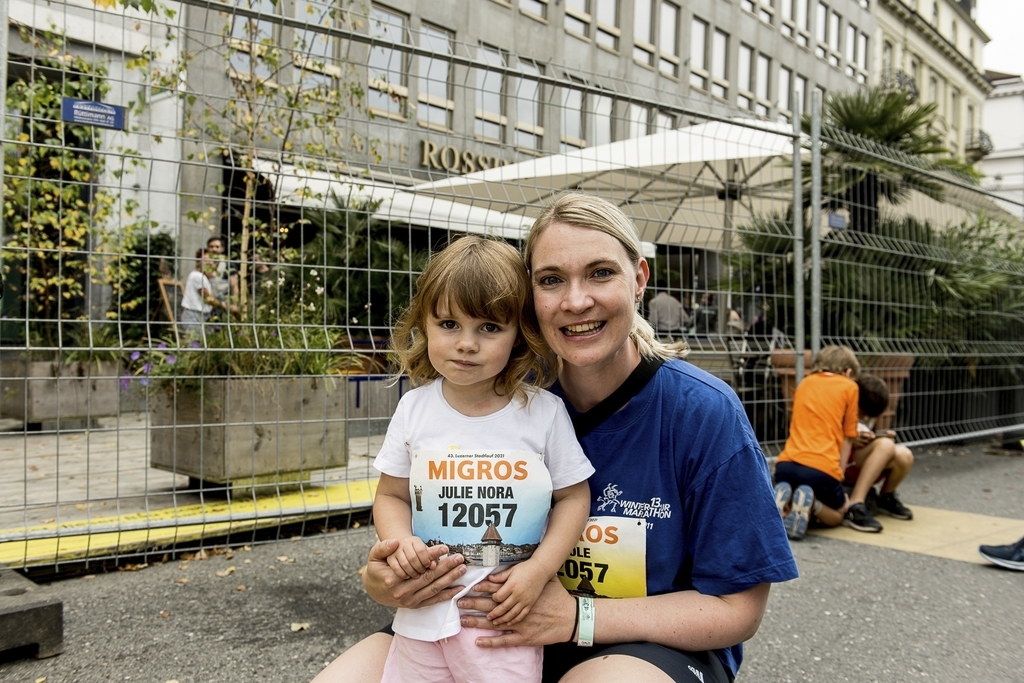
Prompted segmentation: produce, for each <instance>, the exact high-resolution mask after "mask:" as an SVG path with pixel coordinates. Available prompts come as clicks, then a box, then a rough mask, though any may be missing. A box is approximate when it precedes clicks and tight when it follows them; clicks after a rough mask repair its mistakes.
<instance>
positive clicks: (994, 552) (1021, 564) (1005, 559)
mask: <svg viewBox="0 0 1024 683" xmlns="http://www.w3.org/2000/svg"><path fill="white" fill-rule="evenodd" d="M978 554H980V555H981V556H982V557H984V558H985V559H986V560H988V561H989V562H991V563H992V564H997V565H999V566H1000V567H1005V568H1006V569H1016V570H1017V571H1019V572H1024V538H1022V539H1020V540H1019V541H1017V542H1016V543H1013V544H1010V545H983V546H981V547H980V548H978Z"/></svg>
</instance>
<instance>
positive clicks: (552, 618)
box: [459, 572, 576, 647]
mask: <svg viewBox="0 0 1024 683" xmlns="http://www.w3.org/2000/svg"><path fill="white" fill-rule="evenodd" d="M502 574H505V572H502ZM505 578H507V577H502V576H501V575H500V574H499V575H495V576H492V577H490V579H491V580H489V581H482V582H481V583H479V584H477V585H476V586H474V587H473V590H474V591H481V592H484V593H495V592H497V591H499V590H500V589H501V587H502V584H501V583H498V582H497V581H496V580H502V581H503V580H504V579H505ZM459 607H462V608H463V609H471V610H475V611H478V612H485V613H490V612H491V611H492V610H494V609H495V608H496V607H497V603H495V602H494V600H492V599H491V598H489V597H486V596H485V597H479V598H470V597H466V598H461V599H459ZM575 620H576V601H575V598H573V597H572V596H571V595H569V594H568V593H567V592H566V590H565V589H564V588H562V584H560V583H559V582H558V580H557V579H555V578H554V577H552V579H551V581H548V582H547V583H545V584H544V587H543V589H542V590H541V594H540V597H539V598H538V599H537V601H536V602H535V603H534V604H533V607H532V608H530V611H529V613H528V614H526V615H525V616H524V617H523V619H522V620H520V621H518V622H517V623H514V624H501V625H497V624H495V623H494V622H492V621H491V620H490V619H488V618H487V617H473V616H468V615H467V616H463V617H462V625H463V626H470V627H473V628H483V629H490V630H492V631H505V633H498V634H495V635H493V636H487V637H481V638H477V640H476V644H477V646H478V647H516V646H519V645H531V646H536V645H550V644H552V643H564V642H565V641H566V640H568V639H569V636H571V635H572V629H573V626H574V625H575Z"/></svg>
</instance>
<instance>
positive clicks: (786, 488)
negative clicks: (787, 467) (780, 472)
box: [775, 481, 793, 517]
mask: <svg viewBox="0 0 1024 683" xmlns="http://www.w3.org/2000/svg"><path fill="white" fill-rule="evenodd" d="M792 499H793V487H792V486H790V485H789V482H787V481H780V482H779V483H778V484H776V485H775V507H777V508H779V516H781V517H785V516H786V512H787V510H786V508H788V507H789V501H790V500H792Z"/></svg>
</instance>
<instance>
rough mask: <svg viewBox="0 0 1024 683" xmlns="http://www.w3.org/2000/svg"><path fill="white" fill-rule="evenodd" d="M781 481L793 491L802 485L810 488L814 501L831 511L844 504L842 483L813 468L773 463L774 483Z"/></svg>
mask: <svg viewBox="0 0 1024 683" xmlns="http://www.w3.org/2000/svg"><path fill="white" fill-rule="evenodd" d="M782 481H784V482H787V483H788V484H789V485H790V486H792V487H793V488H794V489H795V488H796V487H797V486H801V485H804V484H806V485H807V486H810V487H811V489H813V490H814V498H815V500H820V501H821V503H822V505H827V506H828V507H830V508H832V509H833V510H839V509H841V508H842V507H843V503H845V502H846V491H845V490H844V489H843V482H841V481H839V480H838V479H834V478H832V477H830V476H828V475H827V474H825V473H824V472H822V471H821V470H816V469H814V468H813V467H807V466H806V465H798V464H797V463H795V462H779V463H775V482H776V483H779V482H782Z"/></svg>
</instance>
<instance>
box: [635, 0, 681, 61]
mask: <svg viewBox="0 0 1024 683" xmlns="http://www.w3.org/2000/svg"><path fill="white" fill-rule="evenodd" d="M654 9H655V5H654V4H653V3H652V0H636V3H635V4H634V5H633V35H634V39H633V59H634V60H636V61H637V62H639V63H641V64H646V65H647V66H654V60H655V56H657V60H658V64H657V67H658V71H660V72H661V73H663V74H665V75H667V76H672V77H673V78H677V77H678V76H679V61H680V60H679V7H678V6H677V5H675V4H673V3H671V2H667V0H661V1H660V2H658V4H657V10H658V12H657V15H655V13H654ZM655 36H657V37H658V45H655V44H654V37H655Z"/></svg>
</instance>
